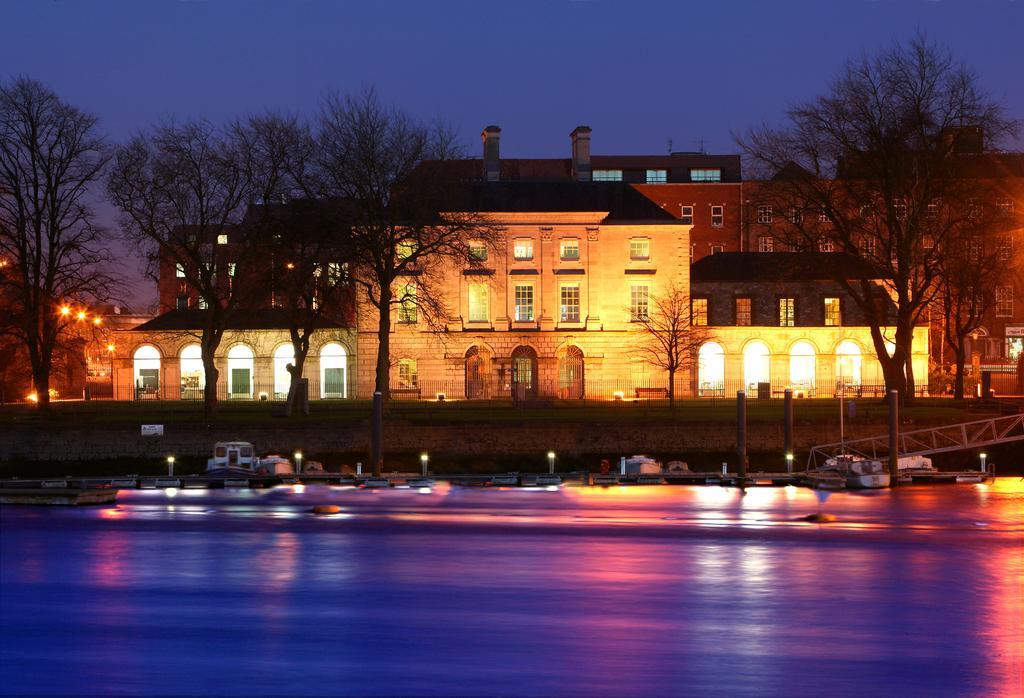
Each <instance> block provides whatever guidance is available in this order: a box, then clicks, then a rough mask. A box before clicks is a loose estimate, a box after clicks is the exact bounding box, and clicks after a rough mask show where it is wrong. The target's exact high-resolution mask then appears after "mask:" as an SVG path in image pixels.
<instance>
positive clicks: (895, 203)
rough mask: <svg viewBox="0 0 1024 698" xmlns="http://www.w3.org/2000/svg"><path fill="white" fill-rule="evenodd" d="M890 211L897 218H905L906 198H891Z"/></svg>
mask: <svg viewBox="0 0 1024 698" xmlns="http://www.w3.org/2000/svg"><path fill="white" fill-rule="evenodd" d="M892 212H893V215H895V216H896V219H897V220H901V221H902V220H906V218H907V201H906V199H893V200H892Z"/></svg>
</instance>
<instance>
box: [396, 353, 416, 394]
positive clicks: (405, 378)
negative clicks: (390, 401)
mask: <svg viewBox="0 0 1024 698" xmlns="http://www.w3.org/2000/svg"><path fill="white" fill-rule="evenodd" d="M418 384H419V376H418V372H417V370H416V359H399V360H398V387H399V388H415V387H416V386H417V385H418Z"/></svg>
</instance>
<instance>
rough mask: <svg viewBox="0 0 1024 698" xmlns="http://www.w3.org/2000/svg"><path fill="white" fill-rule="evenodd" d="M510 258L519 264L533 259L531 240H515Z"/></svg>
mask: <svg viewBox="0 0 1024 698" xmlns="http://www.w3.org/2000/svg"><path fill="white" fill-rule="evenodd" d="M512 258H513V259H515V260H517V261H520V262H524V261H529V260H531V259H533V238H516V239H515V241H514V242H513V243H512Z"/></svg>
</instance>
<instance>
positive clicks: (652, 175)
mask: <svg viewBox="0 0 1024 698" xmlns="http://www.w3.org/2000/svg"><path fill="white" fill-rule="evenodd" d="M647 183H648V184H667V183H668V170H647Z"/></svg>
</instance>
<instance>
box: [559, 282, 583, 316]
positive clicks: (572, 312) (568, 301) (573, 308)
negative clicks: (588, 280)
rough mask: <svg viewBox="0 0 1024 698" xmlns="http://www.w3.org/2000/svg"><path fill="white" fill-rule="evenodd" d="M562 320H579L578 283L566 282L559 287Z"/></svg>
mask: <svg viewBox="0 0 1024 698" xmlns="http://www.w3.org/2000/svg"><path fill="white" fill-rule="evenodd" d="M560 295H561V308H562V322H579V321H580V285H579V284H566V285H565V286H562V288H561V293H560Z"/></svg>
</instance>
